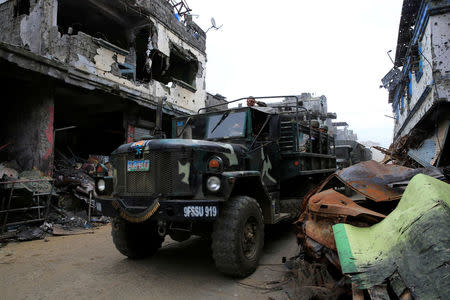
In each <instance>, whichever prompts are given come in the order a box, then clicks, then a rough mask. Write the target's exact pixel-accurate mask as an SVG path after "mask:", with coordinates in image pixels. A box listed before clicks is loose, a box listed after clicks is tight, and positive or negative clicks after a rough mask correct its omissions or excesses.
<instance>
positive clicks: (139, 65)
mask: <svg viewBox="0 0 450 300" xmlns="http://www.w3.org/2000/svg"><path fill="white" fill-rule="evenodd" d="M134 46H135V50H136V79H138V80H140V81H144V82H149V81H150V67H151V66H150V65H149V63H150V60H149V58H150V56H149V55H150V52H149V51H150V50H149V49H150V47H151V40H150V27H145V28H142V29H140V30H139V31H138V32H137V33H136V38H135V40H134Z"/></svg>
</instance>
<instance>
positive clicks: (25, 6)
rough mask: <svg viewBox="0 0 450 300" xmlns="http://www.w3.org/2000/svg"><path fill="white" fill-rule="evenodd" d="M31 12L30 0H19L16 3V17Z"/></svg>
mask: <svg viewBox="0 0 450 300" xmlns="http://www.w3.org/2000/svg"><path fill="white" fill-rule="evenodd" d="M29 14H30V0H17V1H16V4H15V5H14V17H17V16H20V15H29Z"/></svg>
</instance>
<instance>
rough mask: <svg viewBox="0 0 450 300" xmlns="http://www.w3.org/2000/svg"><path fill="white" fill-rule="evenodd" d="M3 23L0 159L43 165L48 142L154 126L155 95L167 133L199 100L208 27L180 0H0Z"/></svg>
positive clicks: (121, 137)
mask: <svg viewBox="0 0 450 300" xmlns="http://www.w3.org/2000/svg"><path fill="white" fill-rule="evenodd" d="M176 2H179V3H176ZM177 4H183V5H181V6H180V5H177ZM180 7H181V8H184V10H180ZM0 22H1V25H0V26H1V30H0V82H1V87H2V93H3V95H2V107H3V108H2V110H1V111H2V116H1V118H0V127H1V128H2V129H1V134H0V146H1V147H2V148H1V150H0V161H6V160H8V161H10V160H15V161H16V162H17V164H18V165H19V166H20V168H21V169H24V170H26V169H32V168H36V169H39V170H41V171H43V172H44V173H47V174H50V173H51V172H52V164H53V159H54V153H55V149H56V151H61V152H67V151H70V152H73V153H76V154H77V155H79V156H83V157H87V156H88V155H89V154H99V155H109V154H110V153H111V151H113V150H114V149H115V148H116V147H117V146H119V145H120V144H122V143H124V142H127V141H128V142H129V141H133V140H135V139H137V138H139V137H140V136H142V135H148V134H151V133H152V132H153V130H154V127H155V113H156V107H157V103H158V101H159V99H161V98H163V99H166V100H165V102H164V107H163V124H164V125H165V128H164V129H165V130H166V131H167V132H168V133H169V132H170V118H171V116H178V115H183V114H189V113H192V112H196V111H197V110H198V109H199V108H201V107H204V106H205V101H206V95H207V93H206V91H205V71H204V69H205V64H206V54H205V43H206V35H205V32H204V31H202V29H201V28H200V27H199V26H198V25H196V24H195V23H194V22H193V21H192V16H191V15H190V14H189V9H188V8H187V5H186V4H185V2H184V1H182V0H180V1H167V0H122V1H106V0H95V1H94V0H80V1H69V0H36V1H31V0H0ZM163 127H164V126H163ZM61 129H65V130H61Z"/></svg>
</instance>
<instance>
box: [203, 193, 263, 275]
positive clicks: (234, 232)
mask: <svg viewBox="0 0 450 300" xmlns="http://www.w3.org/2000/svg"><path fill="white" fill-rule="evenodd" d="M263 246H264V221H263V217H262V211H261V207H260V206H259V204H258V202H256V200H255V199H253V198H250V197H246V196H237V197H234V198H232V199H230V200H228V201H227V202H226V203H225V204H224V206H223V208H222V209H221V211H220V215H219V218H218V219H217V221H216V222H215V223H214V228H213V234H212V251H213V258H214V261H215V263H216V267H217V269H218V270H219V271H220V272H222V273H225V274H227V275H230V276H236V277H245V276H248V275H250V274H252V273H253V272H254V271H255V270H256V268H257V267H258V263H259V259H260V256H261V254H262V249H263Z"/></svg>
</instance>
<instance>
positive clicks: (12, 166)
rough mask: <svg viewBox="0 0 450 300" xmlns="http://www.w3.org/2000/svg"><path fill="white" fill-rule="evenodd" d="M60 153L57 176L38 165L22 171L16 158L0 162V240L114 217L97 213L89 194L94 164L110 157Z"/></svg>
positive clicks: (80, 229) (72, 230)
mask: <svg viewBox="0 0 450 300" xmlns="http://www.w3.org/2000/svg"><path fill="white" fill-rule="evenodd" d="M60 157H61V159H60V160H57V161H56V165H55V172H54V178H55V179H53V178H51V177H48V176H46V175H44V174H42V173H41V172H40V171H39V170H31V171H23V172H22V171H21V170H20V167H19V166H18V165H17V164H16V163H15V162H14V161H12V162H3V163H1V164H0V201H1V207H2V208H1V210H0V226H1V227H0V241H12V240H15V241H27V240H33V239H44V238H45V236H46V234H53V235H66V234H79V233H84V232H85V231H86V230H87V229H89V228H91V227H94V226H98V225H100V224H105V223H109V221H110V219H109V218H108V217H104V216H102V215H101V214H99V213H98V212H97V211H96V206H95V203H94V202H93V201H92V200H90V199H92V198H93V196H94V195H95V181H94V178H93V177H92V176H93V175H94V172H95V171H96V170H95V168H96V166H97V165H98V164H99V163H105V160H107V159H108V158H107V157H97V156H90V157H89V159H87V160H82V159H81V158H78V157H76V156H75V155H74V157H73V158H71V159H69V158H67V157H66V156H64V155H62V154H60ZM105 169H106V168H105ZM89 206H90V209H89Z"/></svg>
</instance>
